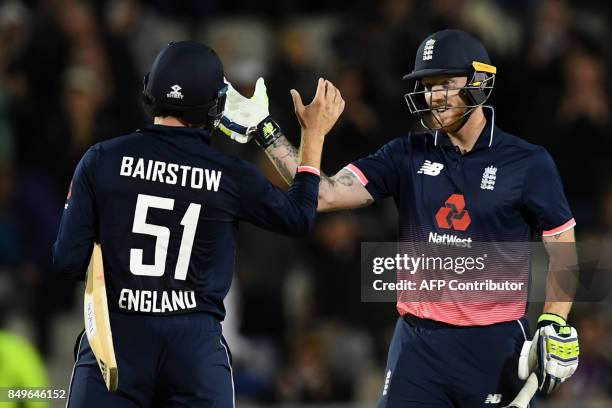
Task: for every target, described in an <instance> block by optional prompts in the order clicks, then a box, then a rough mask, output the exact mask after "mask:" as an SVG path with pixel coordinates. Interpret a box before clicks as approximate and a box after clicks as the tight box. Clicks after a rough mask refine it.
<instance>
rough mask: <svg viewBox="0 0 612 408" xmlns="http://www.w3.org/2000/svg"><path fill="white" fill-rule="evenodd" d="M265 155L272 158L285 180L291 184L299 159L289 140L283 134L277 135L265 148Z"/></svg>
mask: <svg viewBox="0 0 612 408" xmlns="http://www.w3.org/2000/svg"><path fill="white" fill-rule="evenodd" d="M266 155H267V156H268V157H269V158H270V160H272V163H274V166H275V167H276V169H277V170H278V172H279V173H280V175H281V177H282V178H283V179H284V180H285V182H287V184H291V182H292V181H293V177H294V176H295V171H296V169H297V165H298V160H299V153H298V151H297V149H296V148H295V147H294V146H293V145H292V144H291V142H289V140H287V138H286V137H285V136H284V135H283V136H281V137H279V138H278V139H276V140H275V141H274V143H272V145H271V146H270V147H268V148H267V149H266Z"/></svg>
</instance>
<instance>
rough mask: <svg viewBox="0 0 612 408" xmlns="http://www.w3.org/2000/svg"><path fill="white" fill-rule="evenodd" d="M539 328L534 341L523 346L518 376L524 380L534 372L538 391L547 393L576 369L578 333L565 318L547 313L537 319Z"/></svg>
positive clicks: (578, 349)
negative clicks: (568, 324)
mask: <svg viewBox="0 0 612 408" xmlns="http://www.w3.org/2000/svg"><path fill="white" fill-rule="evenodd" d="M538 326H539V327H538V329H537V330H536V332H535V335H534V337H533V340H532V341H526V342H525V344H523V349H522V351H521V356H520V358H519V368H518V371H519V372H518V375H519V378H520V379H522V380H525V379H527V377H528V376H529V374H530V373H531V372H535V373H536V374H537V375H538V380H539V390H540V391H541V392H543V393H545V394H550V393H552V392H553V391H554V390H555V389H557V387H559V385H561V383H563V382H564V381H565V380H567V379H568V378H570V377H571V376H572V375H573V374H574V373H575V372H576V369H577V368H578V356H579V354H580V347H579V345H578V333H577V332H576V329H575V328H573V327H571V326H567V324H566V323H565V320H564V319H562V318H561V317H559V316H556V315H551V314H549V313H545V314H543V315H542V316H541V317H540V319H539V320H538Z"/></svg>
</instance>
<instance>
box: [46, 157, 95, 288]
mask: <svg viewBox="0 0 612 408" xmlns="http://www.w3.org/2000/svg"><path fill="white" fill-rule="evenodd" d="M98 155H99V145H96V146H93V147H91V148H90V149H89V150H88V151H87V152H86V153H85V154H84V155H83V157H82V158H81V161H80V162H79V164H78V166H77V168H76V170H75V172H74V176H73V177H72V182H71V183H70V188H69V190H68V197H67V198H66V204H65V207H64V213H63V214H62V220H61V223H60V227H59V232H58V234H57V240H56V241H55V244H54V245H53V264H54V266H55V269H56V270H57V271H59V272H61V273H64V274H67V275H69V276H72V277H74V278H76V279H81V280H84V279H85V273H86V271H87V266H88V265H89V258H90V257H91V251H92V248H93V242H94V238H95V236H96V232H95V225H96V223H95V216H96V215H95V211H94V188H93V173H92V169H93V167H94V166H95V164H96V161H97V160H98Z"/></svg>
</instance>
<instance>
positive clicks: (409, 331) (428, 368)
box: [378, 315, 533, 408]
mask: <svg viewBox="0 0 612 408" xmlns="http://www.w3.org/2000/svg"><path fill="white" fill-rule="evenodd" d="M528 330H529V329H528V326H527V320H526V319H520V320H514V321H510V322H504V323H498V324H494V325H490V326H479V327H459V326H451V325H448V324H444V323H440V322H435V321H432V320H426V319H419V318H417V317H414V316H410V315H407V316H406V317H400V318H399V320H398V321H397V324H396V326H395V333H394V335H393V340H392V341H391V346H390V348H389V355H388V360H387V368H386V370H385V383H384V386H383V391H382V395H381V398H380V401H379V404H378V407H379V408H400V407H401V408H426V407H428V408H433V407H436V408H440V407H449V408H451V407H452V408H463V407H465V408H474V407H503V406H505V405H507V404H508V403H509V402H510V401H512V400H513V399H514V397H515V396H516V394H517V393H518V392H519V390H520V389H521V387H522V386H523V384H524V381H521V380H519V378H518V374H517V368H518V358H519V355H520V352H521V348H522V346H523V342H524V341H525V339H526V334H527V333H528V332H529V331H528ZM531 406H532V407H533V403H532V405H531Z"/></svg>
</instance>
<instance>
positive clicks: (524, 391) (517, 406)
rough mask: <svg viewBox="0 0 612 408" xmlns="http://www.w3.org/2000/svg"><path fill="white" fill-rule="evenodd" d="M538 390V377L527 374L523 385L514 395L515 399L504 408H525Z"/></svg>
mask: <svg viewBox="0 0 612 408" xmlns="http://www.w3.org/2000/svg"><path fill="white" fill-rule="evenodd" d="M537 390H538V377H537V375H536V374H535V373H531V374H529V377H528V378H527V381H526V382H525V385H523V388H521V390H520V391H519V393H518V394H517V395H516V397H515V398H514V399H513V400H512V402H511V403H510V405H507V406H506V407H504V408H527V407H528V406H529V402H530V401H531V399H532V398H533V396H534V395H535V393H536V391H537Z"/></svg>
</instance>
